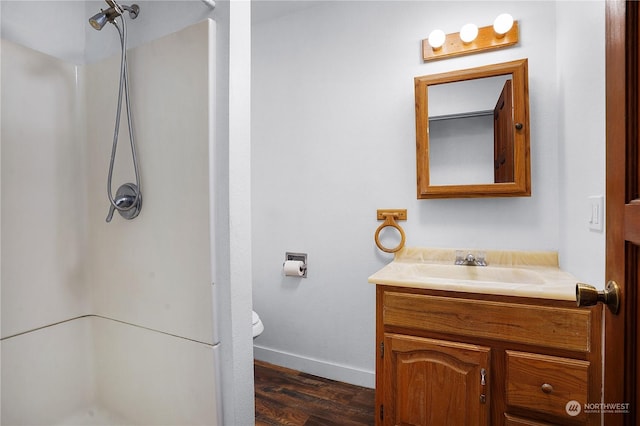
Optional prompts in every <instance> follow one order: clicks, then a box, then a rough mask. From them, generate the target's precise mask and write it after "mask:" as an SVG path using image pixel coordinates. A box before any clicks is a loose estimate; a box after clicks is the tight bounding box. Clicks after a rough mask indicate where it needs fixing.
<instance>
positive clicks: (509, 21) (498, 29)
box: [493, 13, 513, 38]
mask: <svg viewBox="0 0 640 426" xmlns="http://www.w3.org/2000/svg"><path fill="white" fill-rule="evenodd" d="M512 27H513V16H511V15H509V14H508V13H503V14H501V15H498V17H497V18H496V20H495V21H493V31H495V33H496V37H498V38H502V37H504V35H505V34H506V33H508V32H509V30H510V29H511V28H512Z"/></svg>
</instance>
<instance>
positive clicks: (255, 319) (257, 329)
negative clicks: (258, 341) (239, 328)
mask: <svg viewBox="0 0 640 426" xmlns="http://www.w3.org/2000/svg"><path fill="white" fill-rule="evenodd" d="M251 313H252V319H251V323H252V326H253V338H254V339H255V338H256V337H258V336H259V335H260V334H262V332H263V331H264V324H262V321H261V320H260V316H259V315H258V314H257V313H256V311H251Z"/></svg>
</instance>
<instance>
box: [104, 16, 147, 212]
mask: <svg viewBox="0 0 640 426" xmlns="http://www.w3.org/2000/svg"><path fill="white" fill-rule="evenodd" d="M120 21H121V22H122V28H120V26H118V24H117V23H116V21H115V20H114V21H113V22H112V23H113V25H115V27H116V28H117V29H118V34H120V46H121V49H122V54H121V58H120V84H119V88H118V107H117V109H116V121H115V126H114V131H113V145H112V147H111V162H110V163H109V177H108V179H107V195H108V196H109V202H110V203H111V206H112V207H113V209H115V210H118V211H119V212H126V211H129V210H131V209H133V208H139V201H140V197H141V190H140V172H139V170H138V156H137V155H136V147H135V140H134V135H133V123H132V121H131V106H130V103H129V76H128V74H127V27H126V23H125V19H124V17H123V16H121V17H120ZM123 91H124V95H125V96H124V98H125V104H126V107H127V124H128V127H129V142H130V144H131V156H132V158H133V168H134V172H135V177H136V184H135V198H134V199H133V200H128V201H127V202H123V200H120V199H118V200H115V199H114V197H113V193H112V191H111V181H112V178H113V164H114V162H115V158H116V150H117V148H118V133H119V131H120V115H121V110H122V93H123ZM113 209H110V212H109V215H108V216H107V222H110V221H111V216H112V214H113Z"/></svg>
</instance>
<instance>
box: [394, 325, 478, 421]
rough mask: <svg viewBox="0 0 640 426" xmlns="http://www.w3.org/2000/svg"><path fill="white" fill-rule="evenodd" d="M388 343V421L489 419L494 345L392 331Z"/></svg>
mask: <svg viewBox="0 0 640 426" xmlns="http://www.w3.org/2000/svg"><path fill="white" fill-rule="evenodd" d="M384 347H385V354H384V397H383V404H384V408H383V415H384V422H383V424H384V425H420V426H427V425H446V426H464V425H473V426H482V425H488V424H489V422H488V419H489V380H490V379H489V377H490V375H489V371H490V370H489V353H490V349H489V348H486V347H482V346H476V345H469V344H464V343H457V342H449V341H444V340H435V339H427V338H421V337H412V336H405V335H399V334H389V333H387V334H385V338H384Z"/></svg>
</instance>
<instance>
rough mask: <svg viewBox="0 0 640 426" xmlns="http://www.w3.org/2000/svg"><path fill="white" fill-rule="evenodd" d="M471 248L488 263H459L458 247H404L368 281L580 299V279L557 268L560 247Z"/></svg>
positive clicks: (508, 294) (430, 287)
mask: <svg viewBox="0 0 640 426" xmlns="http://www.w3.org/2000/svg"><path fill="white" fill-rule="evenodd" d="M464 251H465V252H467V251H466V250H464ZM470 251H471V252H472V253H477V252H479V251H483V252H484V253H485V259H486V262H487V266H466V265H455V264H454V262H455V257H456V256H455V252H456V250H454V249H431V248H421V247H405V248H403V249H401V250H400V251H398V252H397V253H396V254H395V258H394V260H393V261H392V262H391V263H389V264H388V265H387V266H385V267H384V268H382V269H380V270H379V271H378V272H376V273H375V274H373V275H371V276H370V277H369V282H370V283H373V284H384V285H390V286H398V287H414V288H423V289H431V290H443V291H460V292H466V293H481V294H496V295H503V296H520V297H536V298H542V299H556V300H575V299H576V283H577V282H578V280H577V279H576V278H575V277H574V276H573V275H571V274H569V273H567V272H564V271H562V270H561V269H560V268H559V266H558V253H557V252H553V251H539V252H537V251H536V252H530V251H499V250H470Z"/></svg>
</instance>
